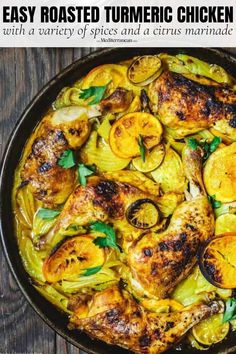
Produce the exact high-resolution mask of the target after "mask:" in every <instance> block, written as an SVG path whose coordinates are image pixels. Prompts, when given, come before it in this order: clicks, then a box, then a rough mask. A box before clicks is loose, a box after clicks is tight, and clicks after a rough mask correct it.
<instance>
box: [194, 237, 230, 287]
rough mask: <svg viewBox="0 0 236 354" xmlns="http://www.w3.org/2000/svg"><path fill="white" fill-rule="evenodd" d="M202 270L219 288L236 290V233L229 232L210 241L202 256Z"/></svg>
mask: <svg viewBox="0 0 236 354" xmlns="http://www.w3.org/2000/svg"><path fill="white" fill-rule="evenodd" d="M200 269H201V272H202V273H203V275H204V276H205V278H206V279H207V280H208V281H209V282H210V283H212V284H213V285H215V286H217V287H218V288H224V289H233V288H236V233H235V232H228V233H225V234H223V235H220V236H217V237H215V238H213V239H211V240H209V241H208V242H207V244H206V246H205V247H204V248H203V250H202V252H201V255H200Z"/></svg>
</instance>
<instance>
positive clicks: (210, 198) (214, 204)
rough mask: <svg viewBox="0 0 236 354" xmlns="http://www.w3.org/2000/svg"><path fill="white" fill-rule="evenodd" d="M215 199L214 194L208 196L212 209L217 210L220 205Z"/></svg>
mask: <svg viewBox="0 0 236 354" xmlns="http://www.w3.org/2000/svg"><path fill="white" fill-rule="evenodd" d="M215 197H216V196H215V194H214V195H208V200H209V202H210V203H211V205H212V207H213V208H214V209H217V208H219V207H221V204H222V203H221V202H220V201H219V200H216V199H215Z"/></svg>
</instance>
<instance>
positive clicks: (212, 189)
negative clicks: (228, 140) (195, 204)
mask: <svg viewBox="0 0 236 354" xmlns="http://www.w3.org/2000/svg"><path fill="white" fill-rule="evenodd" d="M235 156H236V143H233V144H231V145H229V146H226V147H223V148H221V149H217V150H216V151H215V152H214V153H213V154H212V155H211V156H210V157H209V159H208V160H207V163H206V165H205V168H204V174H203V177H204V183H205V186H206V190H207V193H208V194H209V195H214V196H215V199H216V200H219V201H221V202H223V203H230V202H233V201H235V200H236V158H235Z"/></svg>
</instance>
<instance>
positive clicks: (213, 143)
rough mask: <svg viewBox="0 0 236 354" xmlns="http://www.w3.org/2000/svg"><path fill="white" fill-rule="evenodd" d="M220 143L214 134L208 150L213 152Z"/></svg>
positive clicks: (219, 139)
mask: <svg viewBox="0 0 236 354" xmlns="http://www.w3.org/2000/svg"><path fill="white" fill-rule="evenodd" d="M220 143H221V138H219V137H218V136H215V137H214V139H213V140H212V142H211V143H210V152H214V151H215V150H216V149H217V148H218V146H219V145H220Z"/></svg>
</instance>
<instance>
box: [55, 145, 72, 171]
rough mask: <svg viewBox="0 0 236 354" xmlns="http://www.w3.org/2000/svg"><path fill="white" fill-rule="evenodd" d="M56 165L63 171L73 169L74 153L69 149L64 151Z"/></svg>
mask: <svg viewBox="0 0 236 354" xmlns="http://www.w3.org/2000/svg"><path fill="white" fill-rule="evenodd" d="M57 164H58V165H59V166H61V167H63V168H65V169H68V168H71V167H74V166H75V165H76V162H75V156H74V152H73V151H72V150H70V149H68V150H65V151H64V152H63V153H62V155H61V157H60V158H59V160H58V163H57Z"/></svg>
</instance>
